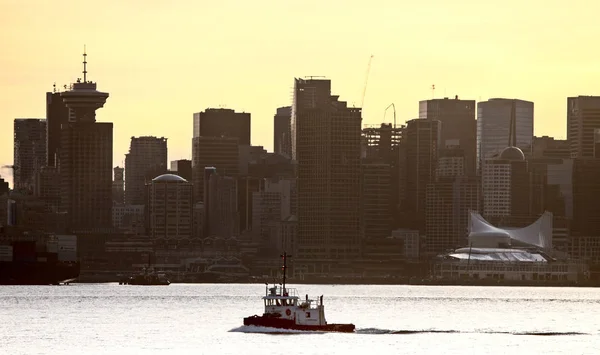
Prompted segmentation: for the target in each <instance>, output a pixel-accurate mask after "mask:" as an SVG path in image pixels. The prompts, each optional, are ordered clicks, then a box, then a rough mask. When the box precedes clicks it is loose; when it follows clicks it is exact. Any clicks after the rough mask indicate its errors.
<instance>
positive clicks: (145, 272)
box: [119, 254, 171, 286]
mask: <svg viewBox="0 0 600 355" xmlns="http://www.w3.org/2000/svg"><path fill="white" fill-rule="evenodd" d="M151 256H152V254H148V266H147V267H145V268H143V269H142V271H141V272H140V273H139V274H137V275H133V276H131V277H130V278H128V279H121V280H120V281H119V284H120V285H137V286H168V285H170V284H171V281H169V280H168V279H167V276H166V275H165V274H164V273H157V272H156V271H154V267H153V262H152V259H151Z"/></svg>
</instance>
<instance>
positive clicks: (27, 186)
mask: <svg viewBox="0 0 600 355" xmlns="http://www.w3.org/2000/svg"><path fill="white" fill-rule="evenodd" d="M13 165H14V170H13V171H14V178H13V183H14V187H15V189H17V190H25V191H29V192H30V193H33V190H34V189H35V175H36V173H37V172H39V171H40V169H41V168H42V166H45V165H46V120H44V119H37V118H17V119H15V124H14V163H13Z"/></svg>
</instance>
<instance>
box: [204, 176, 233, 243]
mask: <svg viewBox="0 0 600 355" xmlns="http://www.w3.org/2000/svg"><path fill="white" fill-rule="evenodd" d="M204 174H205V177H204V179H203V181H204V190H205V191H204V194H203V195H204V223H203V229H204V231H203V234H204V235H203V236H204V237H205V238H206V237H210V236H219V237H225V238H229V237H234V236H237V235H238V234H239V229H238V219H239V216H238V209H237V198H238V192H237V179H235V178H233V177H231V176H223V175H221V174H219V172H218V169H215V168H214V167H207V168H205V169H204Z"/></svg>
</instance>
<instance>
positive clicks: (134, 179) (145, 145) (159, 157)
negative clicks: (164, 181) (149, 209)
mask: <svg viewBox="0 0 600 355" xmlns="http://www.w3.org/2000/svg"><path fill="white" fill-rule="evenodd" d="M167 169H168V168H167V139H166V138H164V137H160V138H158V137H149V136H146V137H131V145H130V146H129V153H128V154H125V204H127V205H143V204H144V203H145V201H146V194H145V186H146V184H147V183H149V182H150V181H151V180H152V179H153V177H156V176H158V175H161V174H164V173H166V172H167Z"/></svg>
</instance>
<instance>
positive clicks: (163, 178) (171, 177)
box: [152, 174, 187, 182]
mask: <svg viewBox="0 0 600 355" xmlns="http://www.w3.org/2000/svg"><path fill="white" fill-rule="evenodd" d="M152 182H187V180H186V179H184V178H182V177H181V176H179V175H175V174H162V175H160V176H157V177H155V178H154V179H152Z"/></svg>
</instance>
